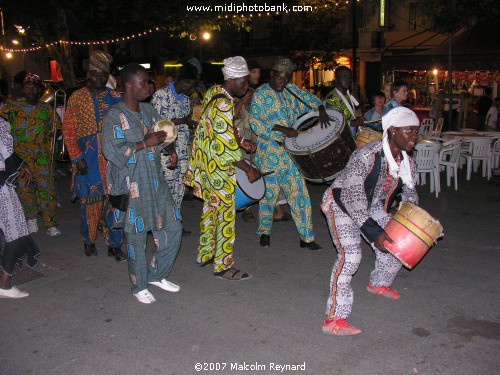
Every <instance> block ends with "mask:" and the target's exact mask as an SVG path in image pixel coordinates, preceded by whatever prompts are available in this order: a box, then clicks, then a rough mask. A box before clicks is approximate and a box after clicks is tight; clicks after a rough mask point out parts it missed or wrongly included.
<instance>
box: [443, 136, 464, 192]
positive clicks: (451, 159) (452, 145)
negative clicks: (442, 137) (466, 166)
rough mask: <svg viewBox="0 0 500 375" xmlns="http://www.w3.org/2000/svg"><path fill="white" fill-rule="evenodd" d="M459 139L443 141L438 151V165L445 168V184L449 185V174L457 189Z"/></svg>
mask: <svg viewBox="0 0 500 375" xmlns="http://www.w3.org/2000/svg"><path fill="white" fill-rule="evenodd" d="M460 143H461V142H460V140H459V139H451V140H449V141H446V142H444V143H443V149H442V150H441V151H439V166H440V167H443V168H446V186H450V181H451V176H452V173H453V178H454V180H455V190H458V179H457V170H458V166H459V164H460V151H461V145H460Z"/></svg>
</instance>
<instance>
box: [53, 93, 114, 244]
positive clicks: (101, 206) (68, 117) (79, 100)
mask: <svg viewBox="0 0 500 375" xmlns="http://www.w3.org/2000/svg"><path fill="white" fill-rule="evenodd" d="M120 101H121V95H120V93H118V92H117V91H113V90H111V89H109V88H106V90H104V91H102V92H100V93H97V94H95V93H92V92H91V90H90V89H89V88H87V87H84V88H82V89H80V90H78V91H75V92H74V93H73V94H72V95H71V97H70V98H69V100H68V106H67V108H66V112H65V116H64V122H63V128H62V130H63V136H64V143H65V144H66V147H67V148H68V153H69V156H70V158H71V161H72V162H73V163H76V162H77V161H78V160H82V159H83V160H85V162H86V163H87V174H85V175H84V176H80V175H78V174H77V170H76V166H75V164H73V182H72V185H73V186H72V190H73V191H74V192H75V193H76V194H77V196H78V198H79V200H80V205H81V216H82V217H81V219H82V227H81V236H82V239H83V241H84V243H85V244H86V245H90V244H93V243H95V241H96V237H97V227H98V224H99V221H100V220H101V219H102V220H103V221H104V223H105V228H103V230H104V237H105V242H106V244H107V245H108V246H110V247H113V248H116V247H120V245H121V231H118V230H110V228H111V227H112V225H113V218H114V216H113V210H112V208H111V207H110V206H109V202H108V200H107V197H106V194H107V187H106V160H105V159H104V156H103V154H102V152H101V137H102V122H103V119H104V116H105V115H106V113H107V112H108V110H109V109H110V108H111V106H112V105H114V104H116V103H119V102H120Z"/></svg>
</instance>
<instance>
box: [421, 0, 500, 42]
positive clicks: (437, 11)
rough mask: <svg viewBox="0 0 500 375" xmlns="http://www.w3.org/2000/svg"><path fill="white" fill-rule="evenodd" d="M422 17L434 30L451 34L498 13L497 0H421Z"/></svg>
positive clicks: (496, 15) (494, 17)
mask: <svg viewBox="0 0 500 375" xmlns="http://www.w3.org/2000/svg"><path fill="white" fill-rule="evenodd" d="M420 9H421V10H422V13H423V16H424V18H425V19H426V20H427V21H428V22H430V24H431V25H432V26H433V27H434V28H435V30H436V31H438V32H442V33H445V34H453V33H455V32H456V31H458V30H460V29H461V28H462V27H465V26H467V25H469V24H471V23H474V22H478V21H484V20H488V19H494V20H495V21H497V19H496V18H497V17H498V16H499V15H500V2H499V1H498V0H421V3H420Z"/></svg>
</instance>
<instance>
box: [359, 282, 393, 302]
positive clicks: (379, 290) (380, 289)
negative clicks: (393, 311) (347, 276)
mask: <svg viewBox="0 0 500 375" xmlns="http://www.w3.org/2000/svg"><path fill="white" fill-rule="evenodd" d="M366 290H367V291H369V292H370V293H373V294H376V295H377V296H382V297H386V298H390V299H398V298H399V297H400V296H399V293H398V292H396V291H395V290H394V289H392V288H389V287H388V286H371V284H370V283H368V286H367V287H366Z"/></svg>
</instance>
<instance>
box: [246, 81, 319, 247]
mask: <svg viewBox="0 0 500 375" xmlns="http://www.w3.org/2000/svg"><path fill="white" fill-rule="evenodd" d="M287 90H290V91H292V92H293V93H294V94H295V95H296V96H298V97H299V98H301V99H302V101H304V102H306V103H308V104H309V105H310V106H311V107H316V108H317V107H319V106H320V105H321V104H322V103H321V101H320V100H319V99H318V98H317V97H315V96H314V95H312V94H310V93H308V92H305V91H302V90H300V89H299V88H298V87H297V86H295V85H291V84H289V85H287V86H286V88H285V90H283V92H276V91H275V90H273V88H272V87H271V86H270V85H269V84H267V83H266V84H263V85H262V86H260V87H259V88H258V89H257V91H256V92H255V93H254V95H253V97H252V104H251V106H250V127H251V129H252V131H253V132H254V133H255V134H257V137H258V138H257V151H256V153H255V164H256V165H257V166H258V167H259V168H260V171H261V172H263V173H264V172H270V171H274V173H272V174H270V175H267V176H265V177H264V180H265V182H266V194H265V196H264V198H263V199H262V200H261V201H260V203H259V228H258V230H257V234H258V235H261V234H271V232H272V223H273V219H272V215H273V212H274V207H275V205H276V201H277V199H278V194H279V191H280V189H282V190H283V192H284V193H285V197H286V200H287V201H288V204H289V205H290V212H291V214H292V217H293V220H294V222H295V225H296V226H297V230H298V232H299V235H300V237H301V239H302V240H304V241H305V242H311V241H313V240H314V233H313V229H312V218H311V199H310V197H309V192H308V191H307V187H306V184H305V181H304V178H303V177H302V174H301V172H300V170H299V169H298V167H297V166H296V164H295V162H294V161H293V160H292V159H291V158H290V156H289V155H288V152H287V151H286V150H285V149H284V148H283V147H282V146H281V145H280V143H281V142H283V140H284V138H285V137H284V135H283V133H282V132H279V131H274V130H272V128H273V126H275V125H281V126H285V127H292V126H293V124H294V123H295V121H296V120H297V118H298V117H299V116H300V115H302V114H305V113H307V112H309V111H310V110H311V109H310V108H308V107H307V106H306V105H305V104H304V103H303V102H302V101H300V100H298V99H297V98H296V97H295V96H293V95H292V94H291V93H290V92H289V91H287Z"/></svg>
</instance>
